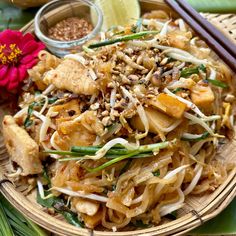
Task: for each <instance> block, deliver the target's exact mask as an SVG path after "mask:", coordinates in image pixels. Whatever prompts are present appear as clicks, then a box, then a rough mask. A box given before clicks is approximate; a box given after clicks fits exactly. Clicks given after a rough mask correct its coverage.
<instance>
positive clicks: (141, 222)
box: [131, 220, 151, 229]
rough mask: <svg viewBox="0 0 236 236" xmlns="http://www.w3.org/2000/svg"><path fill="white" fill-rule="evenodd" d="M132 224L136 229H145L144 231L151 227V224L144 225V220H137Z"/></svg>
mask: <svg viewBox="0 0 236 236" xmlns="http://www.w3.org/2000/svg"><path fill="white" fill-rule="evenodd" d="M131 224H132V225H133V226H135V227H136V228H143V229H145V228H148V227H150V226H151V225H149V224H144V223H143V221H142V220H136V221H135V222H132V223H131Z"/></svg>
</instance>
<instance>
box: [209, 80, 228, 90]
mask: <svg viewBox="0 0 236 236" xmlns="http://www.w3.org/2000/svg"><path fill="white" fill-rule="evenodd" d="M206 81H207V82H209V83H211V84H213V85H215V86H217V87H220V88H224V89H226V88H228V87H229V86H228V85H227V84H226V83H224V82H222V81H219V80H216V79H206Z"/></svg>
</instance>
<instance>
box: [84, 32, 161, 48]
mask: <svg viewBox="0 0 236 236" xmlns="http://www.w3.org/2000/svg"><path fill="white" fill-rule="evenodd" d="M158 32H159V31H141V32H139V33H135V34H129V35H125V36H121V37H118V38H115V39H109V40H105V41H102V42H97V43H93V44H90V45H89V46H88V47H89V48H98V47H102V46H106V45H110V44H114V43H119V42H124V41H129V40H133V39H138V38H141V37H143V36H146V35H149V34H157V33H158Z"/></svg>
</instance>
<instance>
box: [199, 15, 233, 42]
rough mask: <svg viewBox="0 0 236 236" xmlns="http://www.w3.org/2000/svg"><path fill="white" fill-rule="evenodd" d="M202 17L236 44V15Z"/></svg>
mask: <svg viewBox="0 0 236 236" xmlns="http://www.w3.org/2000/svg"><path fill="white" fill-rule="evenodd" d="M202 15H203V16H204V17H205V18H206V19H207V20H208V21H209V22H211V23H212V24H213V25H214V26H215V27H217V28H218V29H219V30H220V31H221V32H223V33H224V34H225V35H226V36H227V37H228V38H230V39H231V40H232V41H233V42H234V43H236V15H235V14H209V13H202Z"/></svg>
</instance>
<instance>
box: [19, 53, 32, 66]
mask: <svg viewBox="0 0 236 236" xmlns="http://www.w3.org/2000/svg"><path fill="white" fill-rule="evenodd" d="M32 60H34V57H33V56H32V55H27V56H25V57H23V58H22V59H21V61H20V64H23V65H25V64H28V63H30V62H31V61H32Z"/></svg>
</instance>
